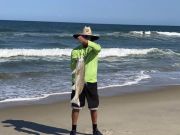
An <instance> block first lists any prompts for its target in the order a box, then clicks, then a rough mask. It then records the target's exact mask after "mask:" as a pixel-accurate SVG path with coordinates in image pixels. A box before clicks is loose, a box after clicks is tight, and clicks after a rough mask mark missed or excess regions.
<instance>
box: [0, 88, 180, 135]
mask: <svg viewBox="0 0 180 135" xmlns="http://www.w3.org/2000/svg"><path fill="white" fill-rule="evenodd" d="M108 90H110V89H108ZM116 90H118V89H116ZM179 106H180V86H167V87H161V88H159V89H154V90H149V91H146V92H138V93H129V94H123V95H114V96H108V97H107V96H106V97H103V96H101V97H100V107H99V120H98V125H99V129H100V130H101V131H102V132H103V134H104V135H119V134H121V135H145V134H146V135H152V134H153V135H167V134H168V133H170V134H171V135H177V134H179V133H180V129H179V125H180V121H179V120H178V117H179V114H180V109H179ZM70 116H71V107H70V103H69V101H67V100H64V101H59V102H56V103H51V104H35V105H33V104H31V105H24V106H17V107H11V108H4V109H1V111H0V119H1V122H0V131H1V132H2V133H3V134H4V135H6V134H7V135H25V134H27V133H29V134H42V135H46V134H47V135H48V134H57V135H61V134H63V135H67V134H69V130H70V129H71V117H70ZM78 132H80V133H81V135H82V134H86V135H88V134H91V120H90V115H89V111H88V108H87V105H86V107H85V108H83V110H82V111H81V113H80V118H79V121H78ZM79 135H80V134H79Z"/></svg>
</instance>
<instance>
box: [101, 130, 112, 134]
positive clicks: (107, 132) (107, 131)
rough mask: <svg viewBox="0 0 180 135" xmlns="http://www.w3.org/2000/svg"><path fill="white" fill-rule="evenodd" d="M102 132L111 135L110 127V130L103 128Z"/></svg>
mask: <svg viewBox="0 0 180 135" xmlns="http://www.w3.org/2000/svg"><path fill="white" fill-rule="evenodd" d="M102 133H103V135H113V131H112V129H110V130H107V129H103V130H102Z"/></svg>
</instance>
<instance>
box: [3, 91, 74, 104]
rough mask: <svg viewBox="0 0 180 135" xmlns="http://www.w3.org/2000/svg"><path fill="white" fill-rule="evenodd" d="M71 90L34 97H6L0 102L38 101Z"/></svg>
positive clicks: (64, 93)
mask: <svg viewBox="0 0 180 135" xmlns="http://www.w3.org/2000/svg"><path fill="white" fill-rule="evenodd" d="M70 93H71V92H61V93H52V94H43V95H42V96H41V97H32V98H11V99H5V100H2V101H0V103H6V102H20V101H38V100H41V99H45V98H48V97H49V96H52V95H66V94H70Z"/></svg>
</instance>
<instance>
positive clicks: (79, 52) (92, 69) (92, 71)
mask: <svg viewBox="0 0 180 135" xmlns="http://www.w3.org/2000/svg"><path fill="white" fill-rule="evenodd" d="M100 51H101V46H100V45H99V44H97V43H95V42H92V41H89V40H88V47H87V48H84V47H83V46H82V45H80V46H78V47H76V48H74V49H73V50H72V52H71V70H72V71H73V70H74V69H75V68H76V63H77V59H78V58H80V57H84V61H85V82H91V83H94V82H97V70H98V53H99V52H100ZM74 78H75V77H74V75H72V82H74Z"/></svg>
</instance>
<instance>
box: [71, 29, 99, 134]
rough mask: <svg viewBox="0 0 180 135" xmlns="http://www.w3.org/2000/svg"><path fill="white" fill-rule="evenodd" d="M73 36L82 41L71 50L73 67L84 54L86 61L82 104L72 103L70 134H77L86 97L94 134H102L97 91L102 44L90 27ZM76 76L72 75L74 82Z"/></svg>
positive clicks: (81, 97)
mask: <svg viewBox="0 0 180 135" xmlns="http://www.w3.org/2000/svg"><path fill="white" fill-rule="evenodd" d="M73 37H74V38H75V39H77V40H79V42H80V43H81V45H79V46H78V47H76V48H74V49H73V50H72V52H71V69H72V71H73V70H74V69H75V68H76V63H77V59H78V58H80V57H81V56H83V58H84V61H85V76H84V78H85V84H84V89H83V91H82V93H81V94H80V96H79V100H80V106H78V105H76V104H71V106H72V130H71V133H70V135H76V127H77V121H78V116H79V111H80V109H82V107H84V106H85V98H86V99H87V103H88V108H89V110H90V113H91V119H92V128H93V135H102V134H101V133H100V131H99V130H98V128H97V116H98V114H97V110H98V106H99V96H98V91H97V69H98V54H99V52H100V51H101V46H100V45H99V44H97V43H95V42H94V41H95V40H97V39H99V37H98V36H96V35H93V34H92V31H91V28H90V27H86V26H85V27H84V29H83V33H81V34H75V35H73ZM74 80H75V77H74V76H73V75H72V83H74ZM74 95H75V91H74V90H73V91H72V93H71V99H72V98H73V97H74Z"/></svg>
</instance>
